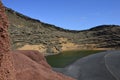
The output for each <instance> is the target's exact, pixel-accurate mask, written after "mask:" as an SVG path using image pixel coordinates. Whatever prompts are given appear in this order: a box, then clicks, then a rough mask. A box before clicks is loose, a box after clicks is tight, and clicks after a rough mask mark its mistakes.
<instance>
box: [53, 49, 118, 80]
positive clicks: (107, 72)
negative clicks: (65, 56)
mask: <svg viewBox="0 0 120 80" xmlns="http://www.w3.org/2000/svg"><path fill="white" fill-rule="evenodd" d="M119 61H120V51H106V52H101V53H98V54H93V55H90V56H87V57H84V58H82V59H79V60H77V61H76V62H75V63H73V64H71V65H69V66H68V67H66V68H63V69H59V68H55V69H54V70H55V71H58V72H62V73H64V74H66V75H69V76H71V77H74V78H76V79H77V80H119V79H120V76H119V75H120V64H119Z"/></svg>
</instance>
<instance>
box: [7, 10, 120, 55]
mask: <svg viewBox="0 0 120 80" xmlns="http://www.w3.org/2000/svg"><path fill="white" fill-rule="evenodd" d="M6 13H7V15H8V18H9V22H10V27H9V32H10V36H11V44H12V48H13V49H19V50H26V49H27V50H31V49H32V50H38V51H40V52H43V53H46V54H53V53H59V52H60V51H64V50H76V49H119V46H120V26H118V25H101V26H97V27H94V28H91V29H88V30H84V31H74V30H66V29H62V28H59V27H56V26H55V25H51V24H47V23H43V22H41V21H39V20H36V19H32V18H30V17H27V16H24V15H22V14H20V13H18V12H15V11H13V10H11V9H9V8H6Z"/></svg>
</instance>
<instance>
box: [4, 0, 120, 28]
mask: <svg viewBox="0 0 120 80" xmlns="http://www.w3.org/2000/svg"><path fill="white" fill-rule="evenodd" d="M2 1H3V4H4V5H5V6H7V7H9V8H12V9H13V10H15V11H17V12H20V13H22V14H24V15H27V16H29V17H31V18H35V19H38V20H40V21H42V22H45V23H49V24H53V25H56V26H58V27H61V28H64V29H70V30H85V29H89V28H91V27H95V26H98V25H104V24H116V25H120V0H2Z"/></svg>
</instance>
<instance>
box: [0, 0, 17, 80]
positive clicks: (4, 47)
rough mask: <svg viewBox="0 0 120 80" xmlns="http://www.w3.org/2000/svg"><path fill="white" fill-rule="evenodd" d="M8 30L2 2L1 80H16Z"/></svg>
mask: <svg viewBox="0 0 120 80" xmlns="http://www.w3.org/2000/svg"><path fill="white" fill-rule="evenodd" d="M7 29H8V21H7V18H6V15H5V8H4V7H3V5H2V3H1V0H0V80H16V79H15V70H14V66H13V58H12V54H11V52H10V40H9V37H8V32H7Z"/></svg>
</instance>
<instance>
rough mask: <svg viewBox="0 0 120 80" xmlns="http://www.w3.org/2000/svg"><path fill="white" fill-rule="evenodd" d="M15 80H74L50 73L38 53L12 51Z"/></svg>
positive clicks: (42, 57) (49, 68)
mask: <svg viewBox="0 0 120 80" xmlns="http://www.w3.org/2000/svg"><path fill="white" fill-rule="evenodd" d="M13 56H14V61H15V65H14V66H15V69H16V78H17V80H74V79H72V78H70V77H67V76H64V75H62V74H61V73H57V72H54V71H52V68H51V67H50V66H49V65H48V63H47V62H46V60H45V58H44V56H43V54H41V53H39V52H38V51H32V50H29V51H28V50H24V51H13Z"/></svg>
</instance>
